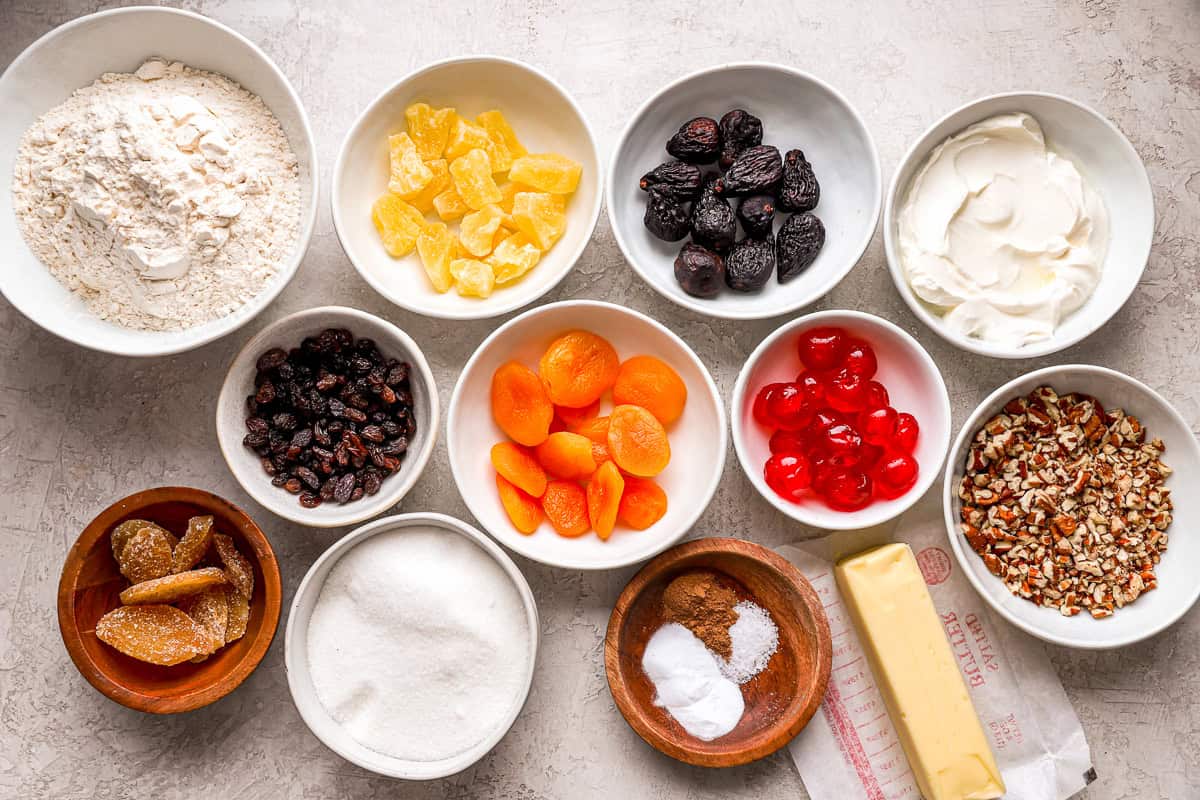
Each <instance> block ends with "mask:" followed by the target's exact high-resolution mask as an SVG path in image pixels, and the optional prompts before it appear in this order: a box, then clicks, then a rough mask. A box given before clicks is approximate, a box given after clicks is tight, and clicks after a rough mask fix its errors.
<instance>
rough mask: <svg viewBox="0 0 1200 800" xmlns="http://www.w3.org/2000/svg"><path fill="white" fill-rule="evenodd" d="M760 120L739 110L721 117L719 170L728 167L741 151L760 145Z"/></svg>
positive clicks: (761, 132) (761, 131)
mask: <svg viewBox="0 0 1200 800" xmlns="http://www.w3.org/2000/svg"><path fill="white" fill-rule="evenodd" d="M762 137H763V129H762V120H760V119H759V118H758V117H756V116H754V115H753V114H751V113H750V112H749V111H745V110H743V109H740V108H735V109H734V110H733V111H730V112H728V113H726V114H725V116H723V117H721V161H720V164H721V169H729V166H730V165H731V164H732V163H733V162H734V160H736V159H737V157H738V156H739V155H740V154H741V152H742V151H743V150H746V149H748V148H751V147H756V146H758V145H760V144H762Z"/></svg>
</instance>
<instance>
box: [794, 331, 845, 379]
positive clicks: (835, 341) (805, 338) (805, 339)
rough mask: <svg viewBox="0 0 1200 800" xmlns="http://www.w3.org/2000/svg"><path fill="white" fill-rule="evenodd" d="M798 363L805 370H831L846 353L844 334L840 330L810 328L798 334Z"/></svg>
mask: <svg viewBox="0 0 1200 800" xmlns="http://www.w3.org/2000/svg"><path fill="white" fill-rule="evenodd" d="M799 350H800V363H802V364H804V366H805V368H806V369H816V370H822V369H833V368H834V367H837V366H840V365H841V363H842V358H843V357H844V355H845V352H846V332H845V331H843V330H842V329H841V328H810V329H809V330H807V331H805V332H804V333H802V334H800V344H799Z"/></svg>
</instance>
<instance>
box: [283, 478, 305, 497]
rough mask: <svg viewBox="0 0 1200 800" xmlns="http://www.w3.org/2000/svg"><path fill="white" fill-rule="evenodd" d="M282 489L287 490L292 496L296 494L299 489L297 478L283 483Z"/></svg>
mask: <svg viewBox="0 0 1200 800" xmlns="http://www.w3.org/2000/svg"><path fill="white" fill-rule="evenodd" d="M283 488H284V489H287V490H288V491H289V492H291V493H292V494H298V493H299V492H300V489H301V486H300V479H299V478H288V479H287V481H285V482H284V484H283Z"/></svg>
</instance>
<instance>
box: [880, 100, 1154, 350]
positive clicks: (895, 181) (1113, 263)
mask: <svg viewBox="0 0 1200 800" xmlns="http://www.w3.org/2000/svg"><path fill="white" fill-rule="evenodd" d="M1018 111H1024V112H1027V113H1029V114H1031V115H1032V116H1033V117H1034V118H1035V119H1036V120H1037V121H1038V123H1039V124H1040V125H1041V126H1042V131H1043V132H1044V133H1045V135H1046V143H1047V145H1049V147H1050V148H1051V149H1052V150H1054V151H1055V152H1057V153H1059V154H1061V155H1063V156H1065V157H1067V158H1069V159H1071V160H1072V161H1073V162H1075V165H1076V166H1077V167H1078V168H1079V172H1080V174H1082V175H1083V178H1084V180H1086V181H1087V182H1088V183H1089V184H1091V185H1092V186H1093V187H1094V188H1095V189H1096V191H1097V192H1099V194H1100V197H1101V198H1102V199H1103V200H1104V205H1105V208H1106V209H1107V210H1108V222H1109V242H1108V254H1107V255H1106V256H1105V259H1104V264H1103V268H1102V272H1101V276H1100V283H1099V285H1098V286H1097V287H1096V291H1095V293H1093V294H1092V297H1091V299H1089V300H1088V301H1087V302H1086V303H1085V304H1084V305H1083V306H1082V307H1081V308H1079V309H1078V310H1077V311H1075V313H1073V314H1071V315H1070V316H1069V317H1067V318H1066V319H1065V320H1063V322H1062V324H1061V325H1059V327H1058V329H1057V330H1056V331H1055V332H1054V335H1053V336H1051V337H1050V338H1049V339H1046V340H1044V341H1041V342H1034V343H1031V344H1028V345H1025V346H1024V347H1016V348H1013V347H1006V346H1001V345H997V344H993V343H990V342H985V341H983V340H982V339H978V338H975V337H971V336H963V335H962V334H959V333H957V332H955V331H952V330H950V329H949V327H947V325H946V324H945V322H944V321H943V320H942V317H941V316H940V315H939V314H938V313H936V309H935V308H934V307H933V306H930V305H928V304H927V303H925V302H924V301H923V300H921V299H920V298H918V297H917V295H916V294H915V293H914V292H913V290H912V289H911V288H910V287H909V285H908V280H907V279H906V278H905V275H904V265H903V263H902V262H901V259H900V245H899V242H898V241H897V236H898V232H897V231H898V228H897V226H898V224H899V221H898V220H897V216H898V213H899V206H900V204H901V203H903V202H904V198H905V196H906V195H907V193H908V188H909V184H910V183H911V182H912V178H913V175H914V174H915V173H916V171H917V170H918V169H920V167H921V165H923V164H924V163H925V159H926V158H927V157H928V156H929V154H930V152H931V151H932V150H933V149H934V148H935V147H937V146H938V145H939V144H941V143H942V142H943V141H945V140H946V139H947V138H949V137H950V136H953V135H954V134H956V133H958V132H959V131H961V130H962V129H963V128H966V127H967V126H969V125H973V124H975V123H976V122H982V121H983V120H985V119H987V118H989V117H992V116H995V115H996V114H1007V113H1013V112H1018ZM1153 239H1154V194H1153V192H1152V191H1151V190H1150V178H1149V177H1148V176H1147V175H1146V167H1145V165H1144V164H1143V163H1142V159H1141V157H1139V156H1138V154H1137V151H1136V150H1134V149H1133V145H1131V144H1130V143H1129V140H1128V139H1126V138H1125V135H1124V134H1122V133H1121V131H1120V130H1118V129H1117V126H1116V125H1113V123H1111V122H1109V121H1108V120H1107V119H1105V118H1104V117H1103V116H1101V115H1100V114H1099V113H1098V112H1096V111H1095V110H1093V109H1091V108H1089V107H1088V106H1085V105H1083V104H1082V103H1078V102H1076V101H1074V100H1071V99H1069V98H1066V97H1061V96H1059V95H1054V94H1043V93H1040V92H1012V93H1009V94H996V95H991V96H989V97H983V98H980V99H979V100H974V101H972V102H970V103H967V104H966V105H964V106H961V107H960V108H957V109H955V110H954V111H951V112H950V113H949V114H947V115H946V116H944V117H942V118H941V119H940V120H938V121H937V122H935V123H934V124H933V125H932V126H930V128H929V130H927V131H925V133H924V134H922V135H921V138H919V139H917V141H916V142H914V143H913V145H912V147H910V148H909V149H908V152H907V153H905V154H904V158H902V159H901V161H900V166H899V167H898V168H897V169H896V174H895V175H893V176H892V183H891V186H890V187H889V188H888V194H887V201H886V203H885V204H884V213H883V244H884V250H885V252H886V253H887V262H888V269H889V270H890V271H891V273H892V280H893V281H894V282H895V284H896V289H897V290H898V291H899V292H900V296H901V297H903V298H904V302H906V303H908V307H909V308H911V309H912V311H913V313H914V314H916V315H917V316H918V317H919V318H920V319H921V321H922V322H924V323H925V324H926V325H928V326H929V327H930V328H932V329H933V331H934V332H935V333H937V334H938V335H939V336H941V337H942V338H943V339H945V340H946V341H948V342H950V343H951V344H953V345H955V346H957V347H961V348H962V349H963V350H968V351H970V352H972V353H978V354H980V355H985V356H992V357H994V358H1036V357H1038V356H1044V355H1049V354H1051V353H1057V352H1058V351H1060V350H1063V349H1066V348H1067V347H1070V346H1071V345H1073V344H1076V343H1077V342H1080V341H1082V340H1083V339H1084V338H1086V337H1088V336H1090V335H1091V334H1093V333H1095V332H1096V331H1097V330H1099V329H1100V328H1101V327H1103V325H1104V324H1105V323H1106V322H1108V320H1109V319H1111V318H1112V316H1113V315H1114V314H1116V313H1117V311H1119V310H1120V308H1121V306H1123V305H1125V301H1126V300H1128V299H1129V296H1130V295H1131V294H1133V290H1134V289H1135V288H1137V284H1138V281H1140V280H1141V278H1142V273H1143V272H1144V271H1145V269H1146V261H1147V259H1149V257H1150V244H1151V241H1152V240H1153Z"/></svg>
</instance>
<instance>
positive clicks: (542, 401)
mask: <svg viewBox="0 0 1200 800" xmlns="http://www.w3.org/2000/svg"><path fill="white" fill-rule="evenodd" d="M491 400H492V418H493V419H494V420H496V424H497V425H499V426H500V430H502V431H504V433H505V434H506V435H507V436H508V438H510V439H512V440H513V441H515V442H516V443H517V444H523V445H525V446H526V447H534V446H536V445H539V444H541V443H542V442H544V441H546V437H547V436H548V435H549V434H550V421H551V420H552V419H553V418H554V406H553V405H551V403H550V396H549V395H548V394H547V393H546V387H545V386H544V385H543V384H542V381H541V379H540V378H538V376H537V375H535V374H533V370H531V369H529V367H526V366H525V365H524V364H521V363H519V362H516V361H509V362H508V363H507V364H502V365H501V366H500V367H499V369H497V370H496V371H495V373H493V374H492V390H491Z"/></svg>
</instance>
